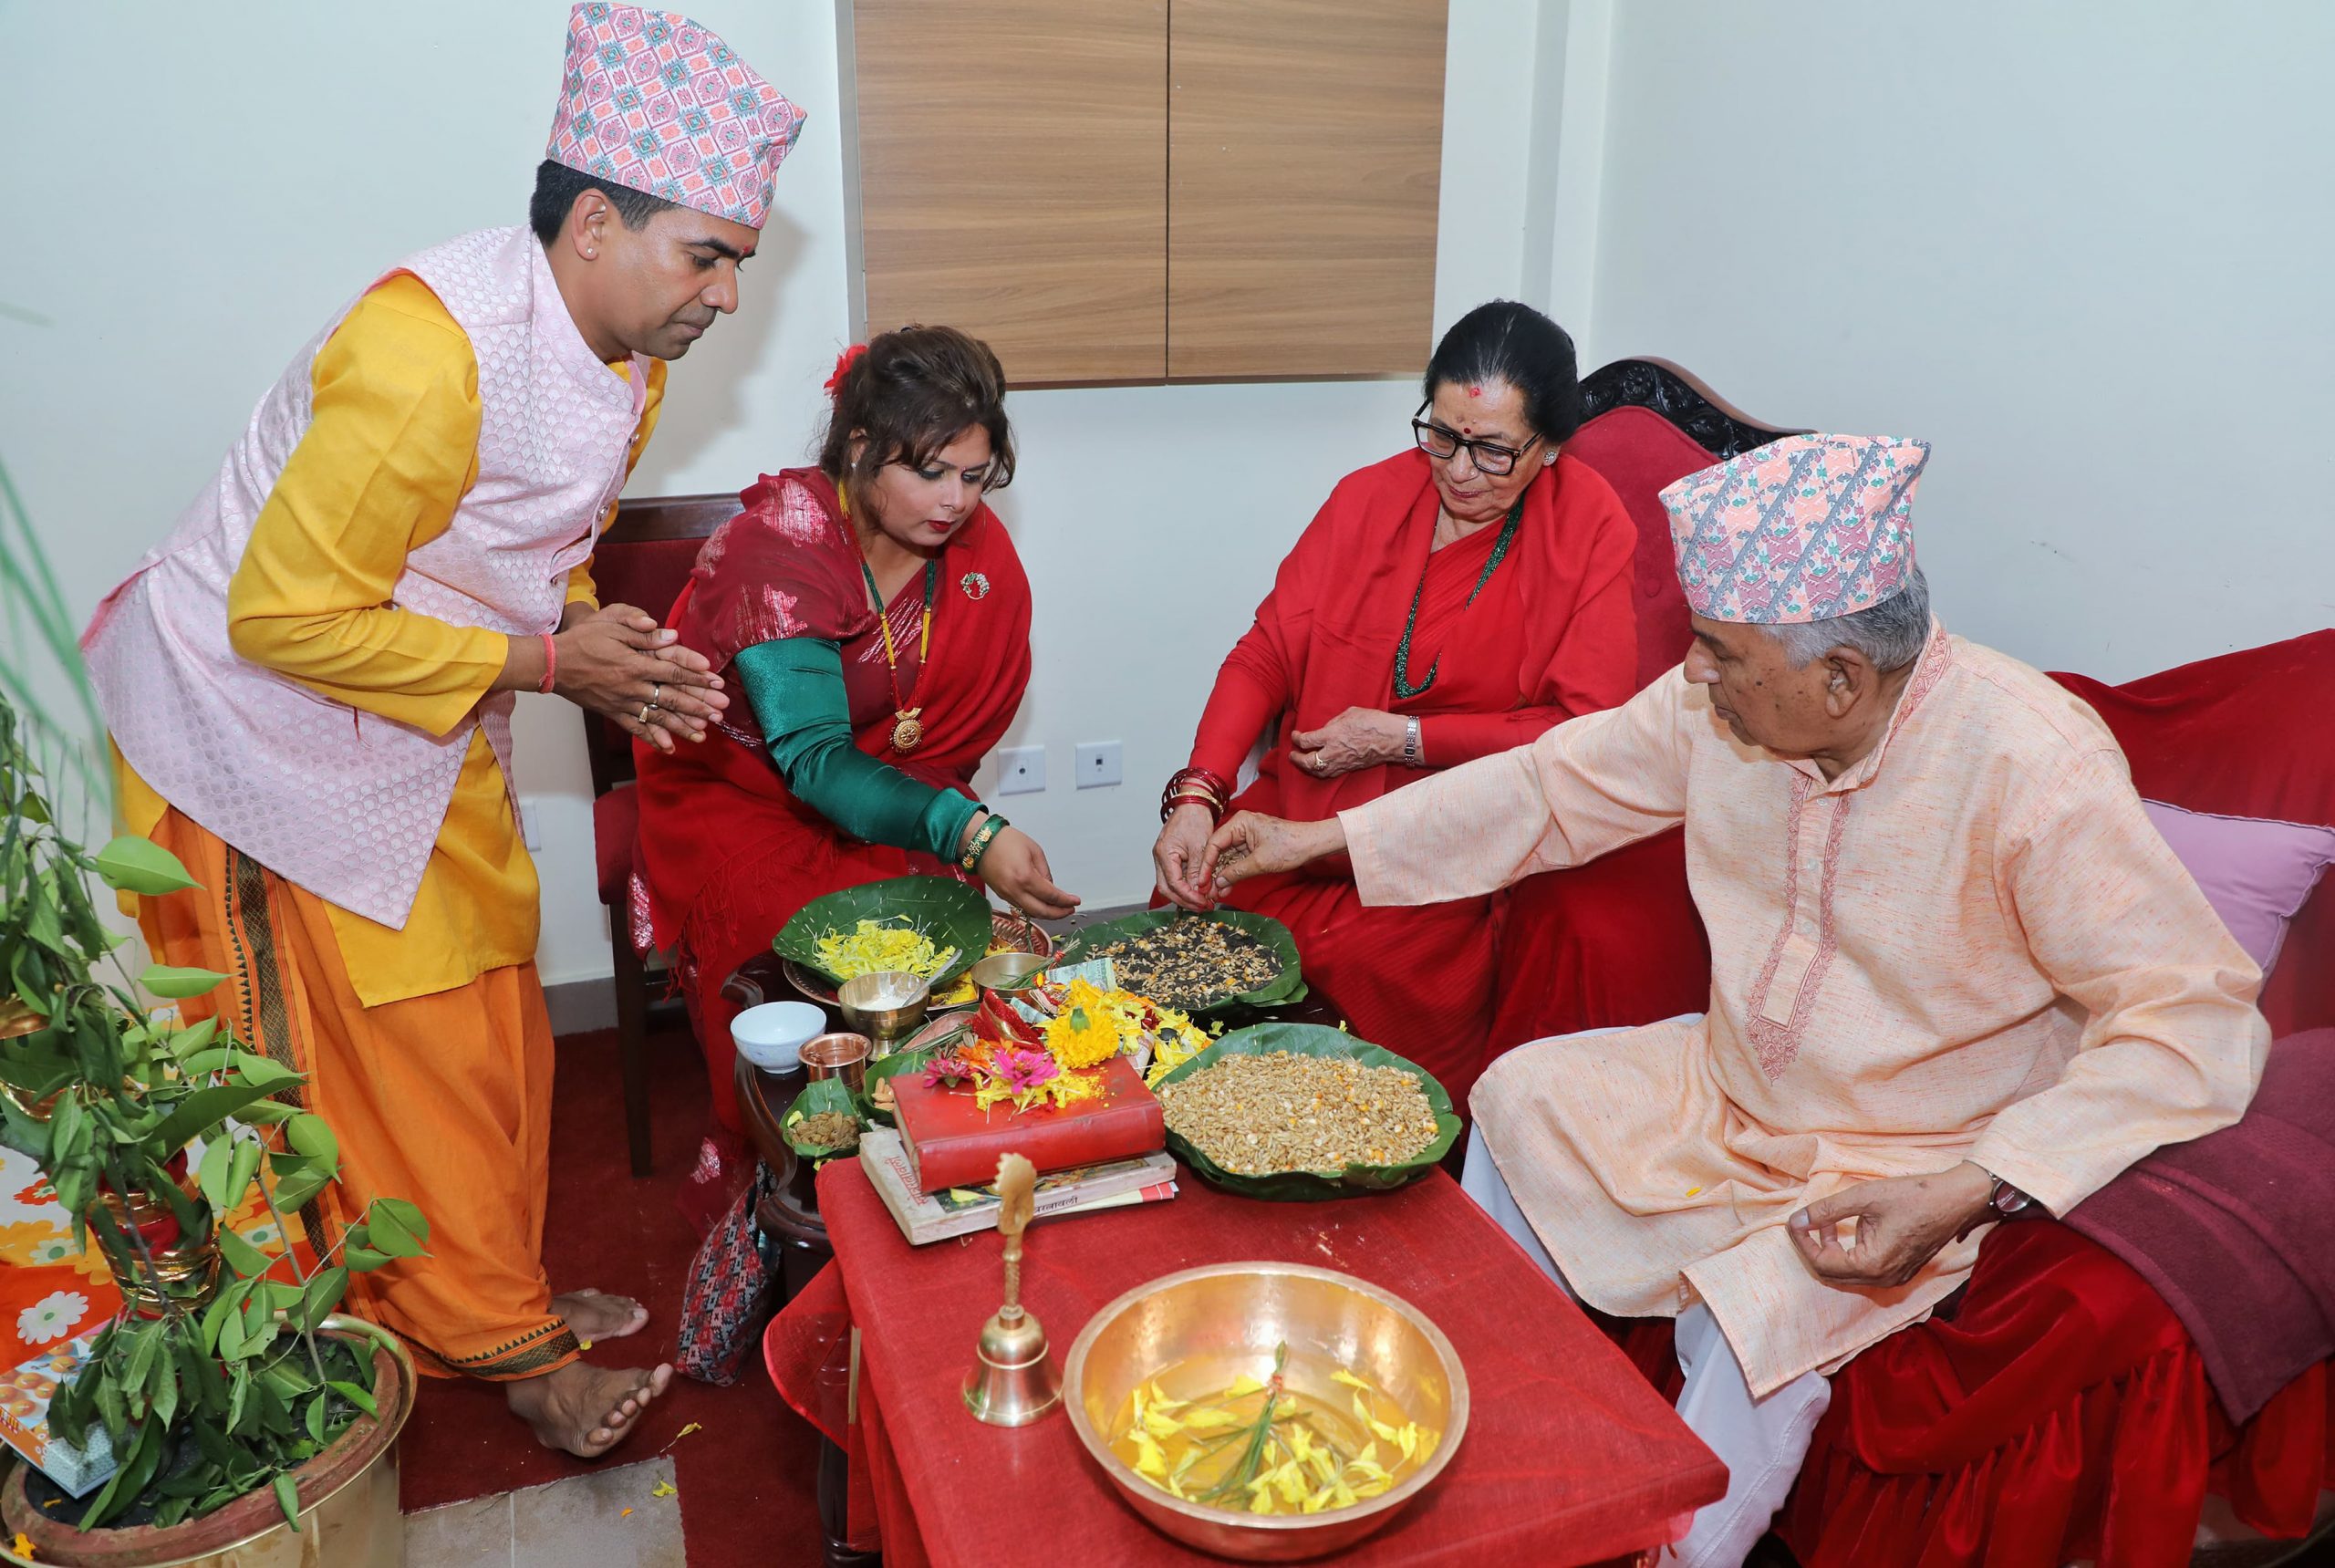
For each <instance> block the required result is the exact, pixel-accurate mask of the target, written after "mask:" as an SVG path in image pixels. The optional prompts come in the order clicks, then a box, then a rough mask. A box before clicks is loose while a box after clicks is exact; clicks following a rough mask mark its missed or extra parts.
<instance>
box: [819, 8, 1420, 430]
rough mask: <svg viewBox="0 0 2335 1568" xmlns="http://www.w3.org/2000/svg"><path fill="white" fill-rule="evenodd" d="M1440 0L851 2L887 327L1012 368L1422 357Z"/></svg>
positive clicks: (1197, 372)
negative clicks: (971, 346)
mask: <svg viewBox="0 0 2335 1568" xmlns="http://www.w3.org/2000/svg"><path fill="white" fill-rule="evenodd" d="M1444 20H1445V9H1444V0H845V7H844V10H843V13H842V16H841V18H840V21H841V25H842V26H843V27H844V28H845V29H846V32H845V36H846V39H847V41H848V43H849V46H850V47H849V49H848V51H847V53H846V71H847V73H849V76H850V82H849V84H848V85H849V86H850V88H851V89H852V91H851V94H850V97H851V99H852V100H853V101H854V106H855V114H856V148H857V164H858V177H859V189H858V222H859V242H860V261H861V266H862V273H863V280H864V286H865V297H866V318H865V326H866V327H867V329H868V330H871V331H882V330H884V329H886V328H887V327H896V326H899V325H902V324H904V323H907V322H909V321H924V322H945V323H948V324H949V325H950V326H955V327H963V328H964V329H965V330H967V331H969V332H971V333H973V334H974V335H976V336H977V337H982V338H985V339H987V340H988V342H989V343H990V345H991V347H992V348H995V349H996V350H997V352H998V357H999V358H1001V360H1003V361H1004V365H1005V369H1006V374H1007V375H1008V377H1009V378H1011V379H1012V381H1013V382H1014V383H1015V384H1016V385H1020V386H1031V385H1062V384H1081V383H1086V384H1091V383H1097V382H1157V381H1162V380H1224V379H1305V378H1317V377H1338V376H1378V375H1407V374H1412V373H1415V372H1417V370H1418V369H1420V368H1421V367H1422V366H1423V365H1424V364H1425V363H1426V361H1427V352H1428V349H1429V347H1430V344H1429V335H1430V332H1431V331H1432V314H1433V306H1434V294H1435V239H1436V199H1437V185H1438V181H1439V173H1440V167H1441V161H1442V142H1443V59H1444Z"/></svg>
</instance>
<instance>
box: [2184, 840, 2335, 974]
mask: <svg viewBox="0 0 2335 1568" xmlns="http://www.w3.org/2000/svg"><path fill="white" fill-rule="evenodd" d="M2141 805H2142V806H2143V809H2145V810H2146V811H2147V812H2148V814H2149V820H2150V821H2151V822H2153V823H2155V824H2156V830H2157V831H2158V832H2159V833H2162V834H2163V835H2164V841H2165V842H2166V843H2167V844H2170V845H2171V846H2173V853H2174V855H2176V856H2178V857H2180V858H2181V864H2182V865H2183V866H2185V867H2187V868H2188V871H2189V875H2190V876H2192V877H2195V878H2196V879H2197V886H2198V887H2199V888H2203V889H2204V890H2205V901H2206V902H2207V903H2209V904H2211V905H2213V907H2214V913H2216V914H2217V915H2219V916H2220V917H2221V918H2222V924H2224V925H2226V926H2227V927H2228V928H2229V934H2230V935H2231V936H2233V937H2235V938H2236V939H2237V945H2238V946H2239V947H2242V948H2244V949H2245V950H2246V953H2247V957H2248V958H2250V959H2252V960H2253V961H2255V962H2256V963H2257V964H2260V965H2261V966H2262V972H2263V973H2265V974H2268V973H2269V972H2270V966H2271V965H2273V964H2275V963H2277V962H2278V948H2279V946H2280V944H2282V943H2283V942H2285V940H2287V922H2288V920H2291V919H2294V918H2295V912H2296V911H2297V910H2299V909H2301V908H2302V905H2303V900H2304V899H2306V898H2309V897H2310V890H2311V889H2312V888H2315V887H2317V886H2318V885H2319V876H2320V874H2321V873H2322V872H2324V871H2325V870H2326V869H2327V867H2329V866H2330V865H2335V828H2330V827H2313V826H2309V825H2307V824H2304V823H2299V822H2273V821H2270V820H2268V819H2267V818H2264V817H2258V816H2215V815H2210V814H2208V813H2205V812H2202V811H2185V810H2183V809H2182V808H2181V807H2180V806H2177V805H2165V804H2164V802H2162V801H2154V800H2144V801H2143V802H2142V803H2141Z"/></svg>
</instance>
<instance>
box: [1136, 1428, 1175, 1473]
mask: <svg viewBox="0 0 2335 1568" xmlns="http://www.w3.org/2000/svg"><path fill="white" fill-rule="evenodd" d="M1135 1468H1136V1473H1137V1474H1139V1475H1147V1476H1163V1477H1164V1476H1165V1475H1167V1455H1166V1454H1164V1453H1162V1452H1160V1450H1159V1445H1158V1444H1157V1443H1155V1442H1153V1441H1152V1440H1151V1439H1150V1438H1149V1437H1147V1436H1146V1435H1144V1434H1143V1433H1140V1432H1138V1433H1137V1434H1136V1439H1135Z"/></svg>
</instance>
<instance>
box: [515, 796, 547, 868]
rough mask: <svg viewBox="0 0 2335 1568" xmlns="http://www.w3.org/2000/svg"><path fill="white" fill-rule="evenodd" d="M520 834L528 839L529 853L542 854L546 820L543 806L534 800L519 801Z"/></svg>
mask: <svg viewBox="0 0 2335 1568" xmlns="http://www.w3.org/2000/svg"><path fill="white" fill-rule="evenodd" d="M519 836H520V837H522V838H524V839H525V840H526V841H527V851H528V853H529V854H531V855H532V854H540V853H541V852H542V850H543V846H544V822H543V811H542V809H541V807H540V806H539V805H537V804H536V803H535V802H534V801H532V800H522V801H521V802H520V803H519Z"/></svg>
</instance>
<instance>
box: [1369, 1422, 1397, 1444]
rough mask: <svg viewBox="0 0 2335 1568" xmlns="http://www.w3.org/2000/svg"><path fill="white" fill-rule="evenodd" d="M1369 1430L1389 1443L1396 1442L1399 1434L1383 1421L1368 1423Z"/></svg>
mask: <svg viewBox="0 0 2335 1568" xmlns="http://www.w3.org/2000/svg"><path fill="white" fill-rule="evenodd" d="M1370 1429H1371V1430H1372V1431H1374V1432H1375V1433H1377V1434H1378V1435H1379V1436H1380V1437H1382V1438H1385V1439H1386V1440H1387V1441H1388V1442H1390V1443H1392V1442H1395V1441H1396V1440H1398V1438H1399V1434H1398V1433H1397V1432H1396V1429H1395V1428H1392V1427H1390V1426H1388V1425H1387V1424H1386V1423H1385V1422H1384V1421H1376V1420H1374V1421H1372V1422H1371V1423H1370Z"/></svg>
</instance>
